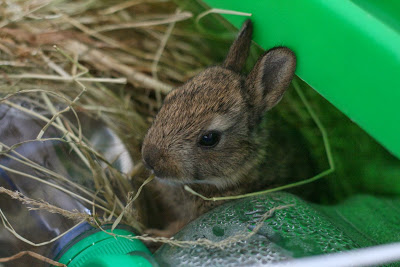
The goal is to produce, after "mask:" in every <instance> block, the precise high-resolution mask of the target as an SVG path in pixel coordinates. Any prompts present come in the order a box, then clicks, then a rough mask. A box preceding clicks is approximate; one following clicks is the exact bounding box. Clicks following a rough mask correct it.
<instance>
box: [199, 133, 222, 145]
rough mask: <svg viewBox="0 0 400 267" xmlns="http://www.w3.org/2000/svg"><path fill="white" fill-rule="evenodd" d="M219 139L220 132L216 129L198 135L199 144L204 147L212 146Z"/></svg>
mask: <svg viewBox="0 0 400 267" xmlns="http://www.w3.org/2000/svg"><path fill="white" fill-rule="evenodd" d="M220 139H221V134H220V133H219V132H216V131H211V132H207V133H205V134H203V135H201V136H200V140H199V145H200V146H204V147H214V146H216V145H217V144H218V142H219V140H220Z"/></svg>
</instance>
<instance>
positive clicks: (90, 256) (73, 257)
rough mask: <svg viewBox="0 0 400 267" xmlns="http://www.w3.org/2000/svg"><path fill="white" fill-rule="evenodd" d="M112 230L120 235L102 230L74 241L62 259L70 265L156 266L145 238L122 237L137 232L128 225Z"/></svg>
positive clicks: (71, 266) (80, 266)
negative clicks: (130, 229) (127, 227)
mask: <svg viewBox="0 0 400 267" xmlns="http://www.w3.org/2000/svg"><path fill="white" fill-rule="evenodd" d="M105 231H106V232H108V233H110V232H111V230H105ZM112 233H113V234H115V235H116V236H114V235H110V234H107V233H105V232H103V231H100V230H99V231H98V232H95V233H93V234H91V235H89V236H86V237H85V238H83V239H81V240H79V241H78V242H76V243H75V244H73V245H72V246H71V247H70V248H69V249H68V250H67V251H66V252H65V253H64V254H63V255H62V256H61V258H60V259H59V262H60V263H63V264H65V265H67V266H68V267H88V266H103V267H109V266H110V267H111V266H118V267H121V266H143V267H147V266H149V267H150V266H156V263H155V261H153V260H152V256H151V253H150V251H149V250H148V249H147V247H146V246H145V245H144V244H143V243H142V242H141V241H139V240H135V239H128V238H124V237H121V236H134V235H135V234H134V233H132V232H131V231H128V230H125V229H115V230H114V231H113V232H112Z"/></svg>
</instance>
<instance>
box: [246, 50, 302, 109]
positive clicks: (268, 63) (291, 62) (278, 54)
mask: <svg viewBox="0 0 400 267" xmlns="http://www.w3.org/2000/svg"><path fill="white" fill-rule="evenodd" d="M295 69H296V56H295V55H294V53H293V52H292V51H291V50H290V49H289V48H286V47H276V48H272V49H270V50H268V51H267V52H265V53H264V54H263V55H262V56H261V57H260V58H259V59H258V61H257V63H256V64H255V65H254V68H253V69H252V70H251V72H250V73H249V75H248V76H247V79H246V88H247V91H248V94H249V97H250V99H251V101H252V104H253V106H254V108H255V109H256V111H257V112H256V113H258V114H257V115H258V116H262V113H264V112H265V111H267V110H269V109H271V108H273V107H274V106H275V105H276V104H278V102H279V101H280V100H281V98H282V97H283V94H284V93H285V91H286V89H287V88H288V87H289V85H290V82H291V81H292V78H293V75H294V71H295Z"/></svg>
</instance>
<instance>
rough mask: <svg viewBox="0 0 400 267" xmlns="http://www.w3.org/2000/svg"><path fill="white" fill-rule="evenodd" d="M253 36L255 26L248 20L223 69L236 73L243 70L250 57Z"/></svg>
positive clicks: (232, 46) (230, 50)
mask: <svg viewBox="0 0 400 267" xmlns="http://www.w3.org/2000/svg"><path fill="white" fill-rule="evenodd" d="M252 34H253V24H252V22H251V20H246V21H245V22H244V23H243V26H242V28H241V29H240V32H239V34H238V37H237V38H236V40H235V41H234V42H233V44H232V45H231V47H230V49H229V52H228V55H227V56H226V59H225V61H224V63H223V64H222V66H223V67H225V68H227V69H230V70H233V71H235V72H240V71H241V70H242V68H243V67H244V64H245V63H246V59H247V57H248V55H249V49H250V45H251V36H252Z"/></svg>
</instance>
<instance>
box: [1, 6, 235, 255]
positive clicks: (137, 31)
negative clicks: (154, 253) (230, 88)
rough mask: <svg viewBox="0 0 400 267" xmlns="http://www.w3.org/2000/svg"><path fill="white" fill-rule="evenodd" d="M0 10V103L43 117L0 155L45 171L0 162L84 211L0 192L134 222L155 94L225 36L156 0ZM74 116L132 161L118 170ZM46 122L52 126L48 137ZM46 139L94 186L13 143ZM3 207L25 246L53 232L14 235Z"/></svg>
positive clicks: (199, 65) (98, 221)
mask: <svg viewBox="0 0 400 267" xmlns="http://www.w3.org/2000/svg"><path fill="white" fill-rule="evenodd" d="M0 18H1V20H0V38H1V42H0V75H1V77H2V79H1V80H0V104H1V105H5V106H9V107H10V108H13V109H16V110H18V111H19V112H20V113H22V114H25V115H26V116H29V117H30V118H32V119H34V120H37V121H40V122H42V123H43V127H42V128H41V130H40V131H38V132H37V133H35V137H36V138H32V139H29V140H20V141H19V142H17V143H13V144H6V143H4V142H3V141H2V140H0V157H2V158H8V159H10V160H13V161H15V162H18V163H19V164H22V165H23V166H26V167H29V168H31V169H33V170H34V171H35V172H39V173H43V174H45V175H46V176H47V177H49V179H43V177H41V176H40V175H35V174H32V173H24V172H23V171H21V170H18V169H13V168H12V167H10V166H5V165H0V168H1V169H3V170H4V171H6V172H8V173H10V174H15V175H19V176H22V177H24V179H30V180H32V183H37V184H38V186H39V185H40V184H44V185H46V186H50V187H52V188H55V189H57V190H60V191H61V192H63V193H65V194H68V195H70V196H71V197H72V198H76V199H78V200H79V201H80V202H82V203H84V204H85V205H86V206H90V207H92V214H91V215H85V214H83V213H80V212H77V211H67V210H63V209H61V208H59V207H56V206H54V205H53V204H51V203H48V202H45V201H43V200H40V199H33V198H31V197H30V196H29V195H22V194H21V193H18V192H12V191H10V190H7V189H6V188H4V187H1V188H0V194H6V195H8V196H9V197H11V198H14V199H16V200H18V201H21V202H22V203H23V204H24V205H25V206H26V207H27V208H28V209H40V210H46V211H47V212H52V213H58V214H61V215H62V216H65V217H66V218H68V219H71V220H73V221H75V222H76V224H79V223H80V222H81V221H83V220H86V221H88V222H89V223H91V224H92V225H96V226H98V227H100V228H101V226H102V224H104V223H113V222H114V225H113V228H114V227H116V225H117V224H118V223H123V224H126V225H129V226H131V227H133V228H134V229H136V231H137V232H139V233H140V232H142V231H143V229H144V227H143V225H141V223H140V222H139V220H140V218H138V211H137V208H138V207H137V206H135V205H132V204H133V202H134V200H135V199H136V198H137V196H138V194H139V192H140V189H141V188H142V187H139V186H140V183H139V184H138V181H139V182H143V181H144V180H145V179H146V176H145V174H146V173H145V172H144V168H143V166H142V164H141V163H140V161H141V154H140V144H141V140H142V138H143V137H144V134H145V131H146V129H147V128H148V126H149V125H150V123H151V121H152V118H153V117H154V115H155V114H156V113H157V111H158V108H159V107H160V105H161V102H162V99H163V97H164V96H165V94H167V93H168V92H169V91H170V90H171V89H172V88H173V87H175V86H177V85H179V84H181V83H183V82H184V81H186V80H187V79H188V78H190V77H192V76H193V75H194V74H196V73H197V72H199V71H200V70H202V69H203V68H204V67H205V66H207V65H210V64H211V63H214V62H218V61H219V60H220V57H221V54H222V53H219V51H223V50H225V48H226V47H227V46H228V45H229V42H226V40H216V39H215V37H210V36H209V35H207V33H204V34H202V33H198V32H196V30H195V29H194V28H193V26H191V25H194V19H193V14H192V13H191V12H189V11H181V10H180V9H179V8H178V7H177V6H176V5H175V4H174V3H172V2H170V1H163V0H148V1H145V0H133V1H123V0H119V1H111V0H110V1H109V0H103V1H84V2H82V1H78V0H75V1H66V0H31V1H25V0H16V1H5V2H2V3H0ZM210 39H212V40H210ZM211 42H212V44H213V45H210V43H211ZM215 45H217V46H218V47H221V50H218V49H215V47H214V46H215ZM21 103H25V104H27V105H28V107H26V105H22V104H21ZM29 106H30V107H32V106H33V107H38V108H39V109H40V110H41V111H42V112H38V111H36V110H35V109H32V108H29ZM43 111H44V112H43ZM82 116H83V117H89V118H90V119H92V120H96V121H98V122H99V124H104V125H106V126H107V127H108V128H109V129H111V130H112V131H113V132H114V133H116V134H117V135H118V137H119V138H120V139H121V141H122V143H123V144H124V145H125V146H126V148H127V150H128V151H129V153H130V155H131V157H132V160H133V162H135V165H134V166H133V168H131V169H128V170H125V172H121V171H120V170H118V169H116V168H115V167H114V166H113V162H112V160H107V159H106V156H105V155H103V154H102V153H101V152H99V151H98V150H97V149H96V148H95V147H93V145H92V144H91V143H90V142H89V140H88V138H87V137H86V136H85V133H84V132H83V129H82V128H83V127H82V123H81V120H82V119H83V118H82ZM49 132H51V133H54V132H56V133H57V134H56V136H51V137H49V136H48V135H49ZM53 141H59V142H63V143H65V144H66V145H67V146H69V149H70V151H71V152H70V153H72V154H73V155H74V156H75V157H76V159H77V161H79V165H81V166H82V168H83V169H85V170H86V171H85V175H87V176H86V177H84V179H88V180H91V181H93V184H94V188H89V187H86V186H85V185H82V184H80V183H78V182H76V181H71V180H70V179H69V178H68V177H67V176H65V175H64V174H61V173H57V172H55V171H54V170H52V169H51V168H46V167H45V166H42V164H38V163H37V162H35V161H33V160H31V159H30V158H29V157H26V156H24V155H22V154H20V153H19V152H18V151H17V148H18V147H20V146H23V145H25V144H29V143H30V144H35V143H45V142H53ZM82 175H83V174H82ZM135 181H136V182H135ZM134 195H135V197H132V196H134ZM98 214H100V215H98ZM6 215H7V214H4V213H3V212H1V219H2V222H3V225H4V226H5V227H6V229H7V230H8V231H10V232H11V233H12V234H13V235H14V236H16V237H17V238H19V239H20V240H22V241H24V242H26V243H28V244H30V245H32V246H41V245H44V244H48V243H50V242H53V241H55V240H56V239H58V238H59V237H61V236H62V235H63V234H62V235H59V236H58V237H56V238H53V239H51V240H49V241H45V242H40V243H34V242H32V241H30V240H28V239H25V238H24V237H22V236H20V235H19V234H18V233H17V231H15V230H14V228H13V226H12V225H11V224H10V222H9V221H8V220H7V217H6ZM112 218H118V219H117V220H114V219H112ZM70 230H71V229H70ZM70 230H68V231H70ZM68 231H67V232H68ZM64 234H65V233H64ZM146 238H147V239H146V240H148V238H149V237H146ZM156 241H160V240H157V239H156ZM161 242H162V240H161ZM166 242H168V243H171V240H168V241H166ZM21 253H22V252H21ZM32 253H33V252H32ZM28 254H29V255H31V254H30V253H28ZM18 255H19V256H21V255H25V254H24V253H22V254H18ZM19 256H18V257H19Z"/></svg>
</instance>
